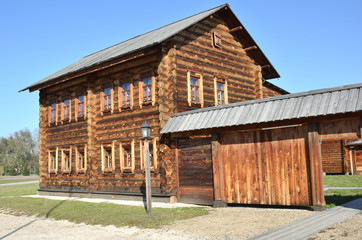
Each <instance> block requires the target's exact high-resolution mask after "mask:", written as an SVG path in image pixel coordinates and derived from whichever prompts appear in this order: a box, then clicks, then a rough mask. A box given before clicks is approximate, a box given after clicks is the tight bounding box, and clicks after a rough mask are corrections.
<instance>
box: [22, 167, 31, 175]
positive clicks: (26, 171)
mask: <svg viewBox="0 0 362 240" xmlns="http://www.w3.org/2000/svg"><path fill="white" fill-rule="evenodd" d="M29 175H30V174H29V170H28V168H27V167H25V168H24V170H23V176H29Z"/></svg>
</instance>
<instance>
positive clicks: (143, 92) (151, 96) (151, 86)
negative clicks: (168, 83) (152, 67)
mask: <svg viewBox="0 0 362 240" xmlns="http://www.w3.org/2000/svg"><path fill="white" fill-rule="evenodd" d="M150 75H151V74H143V76H144V77H142V78H141V81H140V82H139V95H140V96H139V101H140V105H141V106H142V104H145V103H152V105H154V104H155V77H153V76H150Z"/></svg>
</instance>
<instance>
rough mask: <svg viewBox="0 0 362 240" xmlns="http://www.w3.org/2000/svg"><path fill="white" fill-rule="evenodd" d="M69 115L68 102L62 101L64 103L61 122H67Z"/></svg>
mask: <svg viewBox="0 0 362 240" xmlns="http://www.w3.org/2000/svg"><path fill="white" fill-rule="evenodd" d="M69 114H70V109H69V100H64V102H63V120H68V119H69Z"/></svg>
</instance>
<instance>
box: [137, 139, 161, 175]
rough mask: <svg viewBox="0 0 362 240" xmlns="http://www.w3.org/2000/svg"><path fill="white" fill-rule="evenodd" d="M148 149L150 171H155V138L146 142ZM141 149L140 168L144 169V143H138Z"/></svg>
mask: <svg viewBox="0 0 362 240" xmlns="http://www.w3.org/2000/svg"><path fill="white" fill-rule="evenodd" d="M148 144H149V145H148V147H149V157H150V169H151V171H155V169H157V138H154V139H150V140H149V141H148ZM140 149H141V168H142V169H145V150H144V141H142V140H141V141H140Z"/></svg>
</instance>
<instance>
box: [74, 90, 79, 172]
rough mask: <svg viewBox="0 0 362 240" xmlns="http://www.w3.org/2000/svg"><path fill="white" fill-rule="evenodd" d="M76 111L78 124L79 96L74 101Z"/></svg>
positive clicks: (75, 115) (75, 117)
mask: <svg viewBox="0 0 362 240" xmlns="http://www.w3.org/2000/svg"><path fill="white" fill-rule="evenodd" d="M74 110H75V114H74V119H75V121H76V122H77V121H78V113H79V100H78V97H77V96H76V97H75V99H74ZM77 162H78V160H77ZM77 169H78V168H77Z"/></svg>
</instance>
